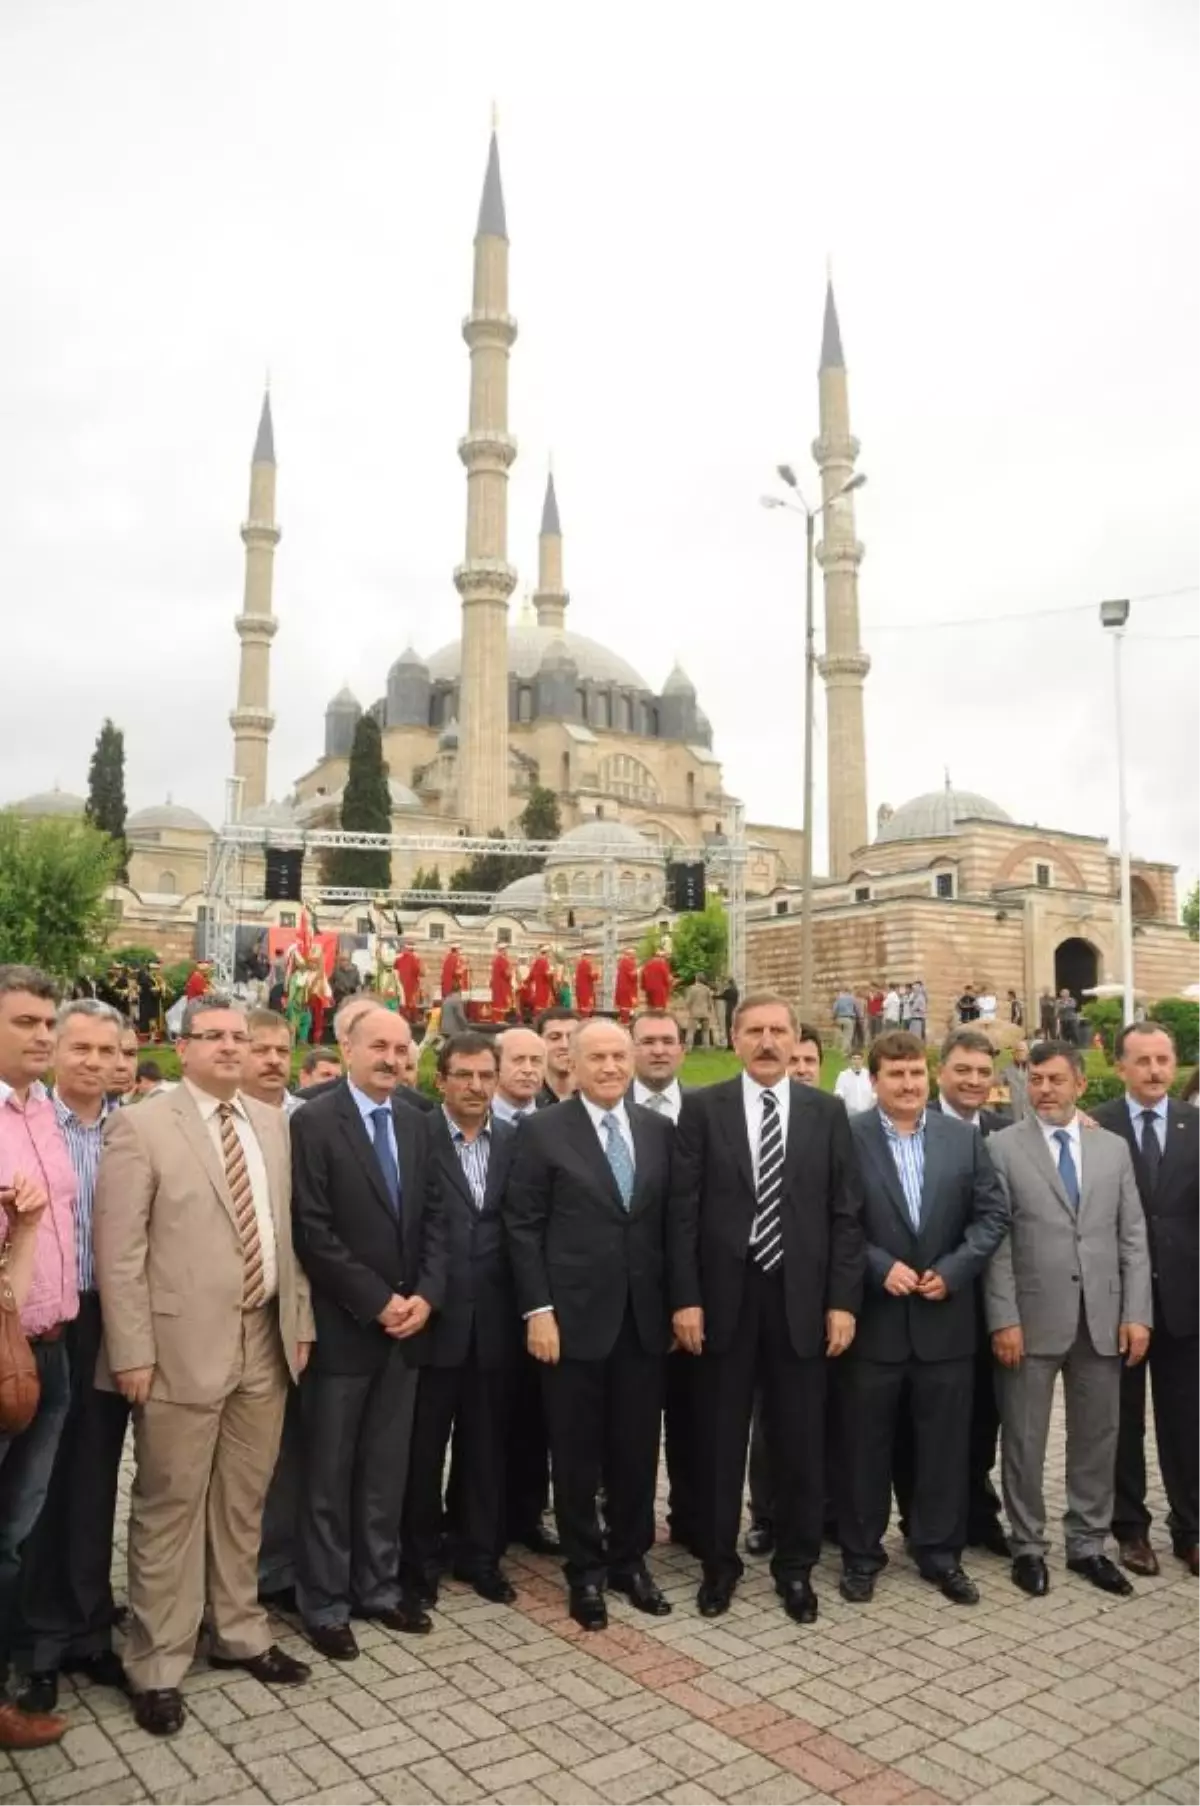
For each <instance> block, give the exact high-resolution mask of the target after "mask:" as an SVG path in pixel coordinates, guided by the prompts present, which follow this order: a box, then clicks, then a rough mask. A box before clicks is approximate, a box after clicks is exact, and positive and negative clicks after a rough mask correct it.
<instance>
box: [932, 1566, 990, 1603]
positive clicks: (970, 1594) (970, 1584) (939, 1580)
mask: <svg viewBox="0 0 1200 1806" xmlns="http://www.w3.org/2000/svg"><path fill="white" fill-rule="evenodd" d="M921 1579H922V1580H927V1581H928V1582H929V1583H930V1585H931V1586H935V1587H938V1588H940V1590H941V1592H942V1594H943V1595H944V1597H945V1598H947V1599H949V1600H950V1601H951V1603H952V1604H954V1605H978V1604H979V1588H978V1587H977V1586H976V1585H975V1582H974V1581H973V1580H972V1579H971V1576H970V1575H969V1574H968V1573H967V1571H966V1569H965V1568H946V1569H944V1570H943V1571H942V1572H941V1573H935V1574H922V1576H921Z"/></svg>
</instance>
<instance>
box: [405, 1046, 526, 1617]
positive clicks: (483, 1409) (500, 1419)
mask: <svg viewBox="0 0 1200 1806" xmlns="http://www.w3.org/2000/svg"><path fill="white" fill-rule="evenodd" d="M495 1087H496V1048H495V1043H494V1042H493V1040H492V1039H491V1037H490V1036H488V1035H481V1034H478V1033H476V1032H475V1031H473V1030H469V1031H468V1032H467V1033H466V1034H462V1035H456V1036H455V1037H454V1038H453V1039H452V1040H449V1041H446V1042H444V1043H443V1044H442V1046H441V1048H440V1049H439V1050H438V1090H439V1091H440V1093H441V1098H442V1108H441V1111H440V1113H439V1116H438V1118H436V1119H435V1120H434V1125H433V1135H432V1152H433V1159H434V1161H435V1163H436V1168H437V1180H438V1191H439V1194H440V1196H441V1200H442V1208H443V1211H444V1213H445V1218H446V1234H447V1242H448V1267H447V1279H446V1299H445V1303H444V1305H443V1306H442V1309H441V1310H440V1311H438V1312H437V1313H436V1314H435V1315H434V1316H433V1317H432V1318H431V1319H430V1321H429V1323H428V1324H427V1325H426V1327H425V1328H424V1329H423V1330H422V1331H421V1334H420V1335H419V1336H418V1337H417V1338H416V1340H415V1342H414V1343H413V1356H414V1359H415V1360H416V1361H417V1362H418V1364H419V1366H420V1368H421V1379H420V1384H419V1386H418V1388H417V1409H416V1417H415V1419H414V1422H413V1433H412V1445H411V1449H410V1452H409V1463H408V1491H407V1493H406V1495H405V1500H404V1519H403V1531H402V1535H401V1550H402V1562H403V1568H402V1579H403V1581H404V1589H405V1591H406V1592H409V1593H412V1594H414V1595H416V1594H421V1595H423V1596H424V1597H425V1598H426V1599H427V1600H430V1601H434V1602H436V1599H437V1589H438V1569H439V1550H440V1546H441V1539H442V1475H443V1472H444V1469H445V1464H446V1449H447V1447H448V1445H449V1443H450V1436H451V1431H453V1434H454V1469H453V1475H452V1479H451V1485H450V1511H449V1517H450V1539H451V1547H452V1555H451V1563H452V1567H453V1572H454V1574H455V1576H456V1577H457V1578H458V1579H459V1580H465V1581H467V1582H468V1583H469V1584H470V1585H471V1586H473V1587H474V1588H475V1591H476V1592H477V1593H478V1594H479V1595H480V1597H481V1598H483V1599H489V1600H491V1601H492V1602H493V1603H494V1604H497V1605H511V1604H512V1602H513V1600H514V1599H515V1598H516V1592H515V1590H514V1588H513V1587H512V1585H511V1583H510V1582H509V1581H508V1580H507V1579H506V1578H505V1576H504V1574H503V1573H502V1572H501V1570H500V1557H501V1555H502V1554H503V1552H504V1541H505V1533H504V1463H505V1446H506V1439H507V1424H508V1409H509V1401H510V1395H511V1390H512V1376H513V1372H514V1369H515V1366H516V1356H517V1353H518V1351H519V1348H520V1335H519V1328H520V1319H519V1317H518V1315H517V1302H516V1295H515V1293H514V1291H513V1284H512V1274H511V1270H510V1267H509V1261H508V1251H507V1249H506V1247H505V1244H504V1230H503V1224H502V1222H501V1218H500V1200H501V1198H502V1197H503V1195H504V1186H505V1181H506V1180H507V1177H508V1169H509V1163H510V1161H511V1158H512V1148H513V1142H514V1140H515V1139H516V1136H515V1131H514V1130H512V1129H510V1128H506V1127H505V1126H504V1124H503V1123H498V1122H494V1121H493V1120H492V1117H491V1099H492V1093H493V1091H494V1090H495Z"/></svg>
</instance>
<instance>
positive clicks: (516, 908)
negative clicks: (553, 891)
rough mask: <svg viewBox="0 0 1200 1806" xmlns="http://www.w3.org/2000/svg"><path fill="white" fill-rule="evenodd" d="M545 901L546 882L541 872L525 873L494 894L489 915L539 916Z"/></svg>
mask: <svg viewBox="0 0 1200 1806" xmlns="http://www.w3.org/2000/svg"><path fill="white" fill-rule="evenodd" d="M545 901H546V880H545V878H544V877H543V875H542V873H541V872H527V873H526V875H525V877H524V878H514V879H513V881H512V883H511V884H506V885H505V886H504V889H503V890H499V891H497V892H496V895H495V896H494V897H493V899H492V906H491V912H490V913H491V914H492V915H494V916H499V915H518V916H520V915H539V914H540V913H541V910H542V907H543V905H544V903H545Z"/></svg>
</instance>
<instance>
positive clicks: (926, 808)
mask: <svg viewBox="0 0 1200 1806" xmlns="http://www.w3.org/2000/svg"><path fill="white" fill-rule="evenodd" d="M877 819H878V831H877V833H876V835H875V845H876V846H882V845H884V844H885V843H886V842H888V841H893V840H933V839H936V838H937V837H938V836H940V835H945V834H955V833H957V831H958V824H959V822H962V821H971V820H978V821H1011V820H1012V816H1011V815H1009V813H1008V811H1007V810H1006V809H1002V808H1001V807H1000V805H999V803H993V802H992V800H991V798H990V797H986V796H979V795H978V794H977V792H975V791H973V790H952V789H951V787H950V786H949V784H947V785H946V786H945V788H944V789H942V790H930V791H928V792H927V793H926V794H925V795H924V796H914V797H913V798H912V799H911V801H909V802H907V803H901V805H900V807H899V808H898V809H893V810H892V811H891V813H890V814H889V815H887V816H885V815H884V813H883V810H882V809H881V810H880V811H879V816H878V818H877Z"/></svg>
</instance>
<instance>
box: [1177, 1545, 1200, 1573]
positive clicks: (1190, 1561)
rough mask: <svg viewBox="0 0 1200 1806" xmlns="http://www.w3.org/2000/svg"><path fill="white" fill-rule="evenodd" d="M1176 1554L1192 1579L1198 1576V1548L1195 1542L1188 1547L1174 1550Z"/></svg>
mask: <svg viewBox="0 0 1200 1806" xmlns="http://www.w3.org/2000/svg"><path fill="white" fill-rule="evenodd" d="M1176 1554H1177V1555H1178V1556H1179V1559H1180V1561H1181V1562H1183V1564H1184V1566H1185V1567H1186V1568H1187V1571H1188V1573H1189V1574H1190V1575H1191V1576H1192V1577H1193V1579H1195V1578H1197V1577H1200V1549H1198V1548H1197V1547H1196V1545H1195V1543H1193V1544H1192V1546H1191V1548H1190V1549H1178V1550H1176Z"/></svg>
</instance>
